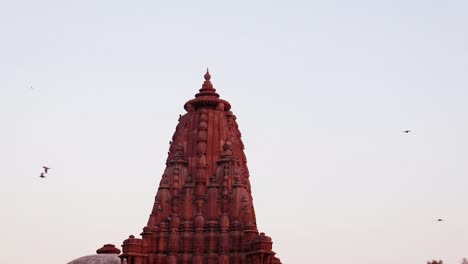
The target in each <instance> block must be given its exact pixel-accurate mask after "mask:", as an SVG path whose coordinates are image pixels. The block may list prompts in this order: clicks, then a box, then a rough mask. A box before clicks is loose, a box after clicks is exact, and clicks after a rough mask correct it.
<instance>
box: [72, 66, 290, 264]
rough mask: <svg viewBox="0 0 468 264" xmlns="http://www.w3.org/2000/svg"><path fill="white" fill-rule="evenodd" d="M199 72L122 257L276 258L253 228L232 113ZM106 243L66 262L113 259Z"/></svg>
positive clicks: (160, 260)
mask: <svg viewBox="0 0 468 264" xmlns="http://www.w3.org/2000/svg"><path fill="white" fill-rule="evenodd" d="M204 78H205V81H204V83H203V85H202V88H201V89H200V90H199V92H198V93H197V94H196V95H195V98H193V99H191V100H189V101H188V102H186V103H185V105H184V108H185V110H186V111H187V112H186V113H185V114H184V115H180V117H179V122H178V124H177V127H176V130H175V132H174V135H173V136H172V139H171V141H170V147H169V152H168V157H167V160H166V168H165V170H164V172H163V174H162V177H161V180H160V183H159V187H158V190H157V193H156V197H155V200H154V205H153V208H152V210H151V213H150V215H149V218H148V222H147V223H146V226H144V227H143V232H142V233H141V238H137V237H135V236H133V235H131V236H130V237H129V238H128V239H126V240H125V241H123V245H122V254H120V255H119V257H120V262H121V263H124V264H280V263H281V261H280V260H279V259H278V258H277V257H276V256H275V252H274V251H272V244H273V242H272V239H271V238H270V237H268V236H266V235H265V234H264V233H260V232H259V231H258V229H257V223H256V216H255V210H254V206H253V203H252V194H251V185H250V181H249V177H250V174H249V169H248V168H247V159H246V156H245V154H244V144H243V143H242V139H241V133H240V131H239V128H238V125H237V121H236V116H235V115H234V114H233V112H232V111H231V105H230V103H229V102H227V101H225V100H223V99H220V96H219V94H218V93H216V89H215V88H214V87H213V84H212V83H211V76H210V73H209V72H208V70H207V72H206V74H205V75H204ZM112 247H113V245H105V249H106V250H104V251H103V250H102V249H99V250H98V251H97V253H98V254H97V255H92V256H86V257H83V258H81V259H78V260H76V261H75V262H70V263H73V264H84V263H86V264H92V263H93V264H96V263H100V264H104V263H114V262H105V261H104V260H106V261H107V259H109V261H110V260H112V261H115V258H116V257H117V254H115V253H116V251H115V249H114V248H112ZM111 249H112V250H111ZM117 250H118V249H117ZM113 254H114V255H113ZM85 260H86V261H85ZM103 261H104V262H103Z"/></svg>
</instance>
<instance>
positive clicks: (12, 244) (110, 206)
mask: <svg viewBox="0 0 468 264" xmlns="http://www.w3.org/2000/svg"><path fill="white" fill-rule="evenodd" d="M467 13H468V2H467V1H464V0H460V1H452V0H446V1H431V0H424V1H423V0H421V1H417V0H409V1H408V0H406V1H403V0H392V1H361V0H357V1H344V0H343V1H297V0H288V1H274V0H270V1H243V0H239V1H206V0H201V1H116V0H113V1H110V0H98V1H90V0H81V1H63V0H62V1H58V0H57V1H51V0H44V1H31V0H24V1H22V0H17V1H7V0H1V1H0V38H1V39H0V40H1V41H0V124H1V126H0V135H1V137H0V165H1V168H2V177H1V179H2V181H1V184H0V212H1V216H0V234H1V237H0V252H1V259H2V263H4V264H26V263H33V262H34V263H66V262H68V261H70V260H72V259H75V258H77V257H79V256H83V255H88V254H93V253H94V252H95V250H96V249H97V248H99V247H101V246H102V245H103V244H105V243H113V244H116V245H117V246H120V245H121V243H122V241H123V240H124V239H125V238H127V237H128V235H130V234H134V235H138V234H139V233H140V232H141V230H142V228H143V226H144V225H145V224H146V221H147V218H148V215H149V213H150V210H151V208H152V204H153V201H154V195H155V194H156V190H157V186H158V183H159V180H160V177H161V175H162V172H163V169H164V167H165V164H164V162H165V159H166V155H167V150H168V147H169V144H168V142H169V140H170V138H171V136H172V133H173V132H174V131H175V126H176V124H177V118H178V115H179V114H182V113H184V110H183V104H184V103H185V102H186V101H187V100H189V99H191V98H193V95H194V94H195V93H196V92H197V91H198V89H199V88H200V87H201V84H202V82H203V74H204V72H205V68H206V67H207V66H208V67H210V72H211V75H212V82H213V84H214V86H215V88H216V89H217V90H218V92H219V93H220V94H221V97H222V98H223V99H226V100H228V101H229V102H230V103H231V104H232V110H233V112H234V113H235V114H236V115H237V117H238V123H239V128H240V129H241V131H242V134H243V140H244V143H245V146H246V155H247V158H248V165H249V169H250V173H251V178H250V179H251V183H252V188H253V197H254V206H255V209H256V213H257V223H258V227H259V230H260V231H264V232H265V233H267V235H270V236H272V237H273V241H274V250H275V251H276V252H277V253H278V256H279V257H280V258H281V259H282V261H283V263H285V264H294V263H323V264H334V263H360V264H375V263H380V264H390V263H408V264H410V263H411V264H416V263H425V261H426V260H429V259H433V258H437V259H443V260H444V261H445V262H446V263H457V262H458V261H459V260H460V259H461V258H462V257H468V202H467V201H468V139H467V137H468V136H467V135H468V74H467V70H468V16H467ZM406 129H411V130H412V131H411V132H410V133H408V134H404V133H402V131H403V130H406ZM43 165H48V166H49V167H51V168H52V169H51V170H50V172H49V177H48V178H46V179H40V178H39V177H38V176H39V174H40V172H41V170H42V169H41V167H42V166H43ZM438 218H443V219H444V221H443V222H437V221H436V220H437V219H438Z"/></svg>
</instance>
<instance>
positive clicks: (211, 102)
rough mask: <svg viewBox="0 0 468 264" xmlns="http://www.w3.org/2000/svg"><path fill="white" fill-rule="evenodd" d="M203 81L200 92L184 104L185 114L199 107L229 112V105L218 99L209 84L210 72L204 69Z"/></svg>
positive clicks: (217, 95) (214, 90)
mask: <svg viewBox="0 0 468 264" xmlns="http://www.w3.org/2000/svg"><path fill="white" fill-rule="evenodd" d="M203 77H204V78H205V81H204V82H203V85H202V88H201V89H200V90H199V91H200V92H199V93H197V94H196V95H195V98H194V99H192V100H189V101H188V102H187V103H185V105H184V108H185V110H187V112H191V111H193V110H196V109H199V108H201V107H207V108H213V109H218V110H221V111H229V109H231V104H229V102H227V101H225V100H222V99H219V94H218V93H216V89H215V88H214V87H213V84H212V83H211V74H210V70H209V69H208V68H206V73H205V75H204V76H203Z"/></svg>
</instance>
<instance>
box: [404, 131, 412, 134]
mask: <svg viewBox="0 0 468 264" xmlns="http://www.w3.org/2000/svg"><path fill="white" fill-rule="evenodd" d="M409 132H411V130H404V131H403V133H406V134H408V133H409Z"/></svg>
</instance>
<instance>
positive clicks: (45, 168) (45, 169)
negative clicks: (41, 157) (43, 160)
mask: <svg viewBox="0 0 468 264" xmlns="http://www.w3.org/2000/svg"><path fill="white" fill-rule="evenodd" d="M42 168H44V172H45V173H47V172H48V171H49V170H50V168H49V167H47V166H42Z"/></svg>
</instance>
